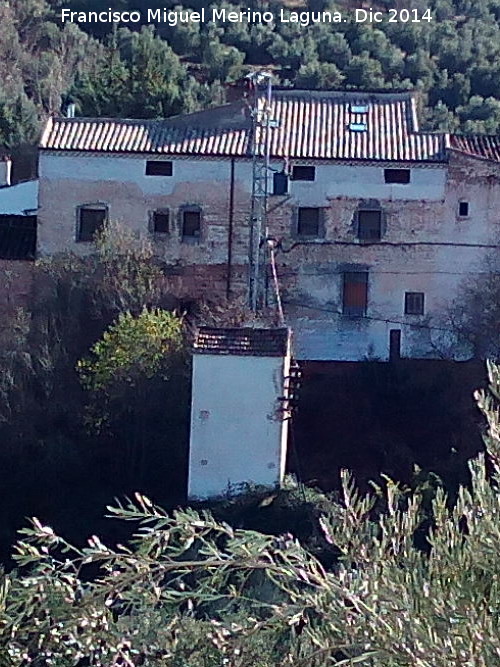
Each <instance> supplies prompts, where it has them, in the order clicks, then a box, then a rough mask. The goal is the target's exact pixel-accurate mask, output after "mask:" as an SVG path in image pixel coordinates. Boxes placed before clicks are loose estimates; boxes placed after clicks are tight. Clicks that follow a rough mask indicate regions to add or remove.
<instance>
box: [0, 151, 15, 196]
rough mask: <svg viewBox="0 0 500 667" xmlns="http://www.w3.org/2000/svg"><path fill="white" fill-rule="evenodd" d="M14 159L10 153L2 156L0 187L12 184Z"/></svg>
mask: <svg viewBox="0 0 500 667" xmlns="http://www.w3.org/2000/svg"><path fill="white" fill-rule="evenodd" d="M11 173H12V160H11V159H10V155H4V156H3V157H1V158H0V187H2V188H3V187H6V186H8V185H11Z"/></svg>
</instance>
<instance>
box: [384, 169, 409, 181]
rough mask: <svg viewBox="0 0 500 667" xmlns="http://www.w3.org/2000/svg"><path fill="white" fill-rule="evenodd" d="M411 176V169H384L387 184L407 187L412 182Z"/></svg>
mask: <svg viewBox="0 0 500 667" xmlns="http://www.w3.org/2000/svg"><path fill="white" fill-rule="evenodd" d="M410 175H411V172H410V170H409V169H384V181H385V182H386V183H402V184H403V185H407V184H408V183H409V182H410Z"/></svg>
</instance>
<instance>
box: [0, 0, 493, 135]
mask: <svg viewBox="0 0 500 667" xmlns="http://www.w3.org/2000/svg"><path fill="white" fill-rule="evenodd" d="M61 4H64V5H65V6H68V5H69V7H70V8H71V9H74V10H86V11H102V10H106V11H107V9H108V7H109V5H110V4H111V3H108V2H104V0H73V2H68V3H61V2H60V1H59V0H12V2H9V3H2V6H1V7H0V20H1V24H2V29H1V31H0V74H1V76H0V80H1V84H0V143H3V144H7V145H13V144H18V143H20V142H23V141H34V140H35V138H36V136H37V134H38V132H39V123H40V120H41V119H43V117H44V116H46V115H47V114H49V113H55V112H59V111H60V109H61V107H62V108H64V107H65V105H66V104H68V103H69V102H70V101H74V102H75V103H76V104H77V111H78V113H80V114H83V115H95V116H98V115H102V116H126V117H162V116H169V115H172V114H176V113H180V112H185V111H192V110H196V109H199V108H202V107H206V106H209V105H214V104H219V103H221V102H223V101H224V84H227V83H229V82H232V81H234V80H236V79H238V78H239V77H241V76H242V75H244V74H245V73H246V72H248V71H249V69H250V68H252V67H255V66H258V67H268V68H272V70H273V72H274V74H275V81H276V83H277V84H281V85H286V86H288V85H294V86H301V87H304V88H318V87H321V88H322V87H327V88H337V87H348V88H365V89H366V88H370V89H373V88H382V89H408V88H411V89H417V90H420V91H421V92H422V105H423V111H424V114H423V116H424V121H425V123H426V126H427V127H428V128H430V129H450V130H462V131H466V132H481V133H496V132H498V131H499V125H500V4H499V2H498V0H474V2H471V1H469V0H429V2H425V3H424V2H422V1H421V0H413V2H411V3H409V4H410V6H411V7H413V8H414V9H417V10H419V11H420V12H421V13H422V12H423V11H425V10H426V9H427V8H430V10H431V12H432V20H431V21H425V20H423V21H420V22H407V23H405V22H402V21H399V22H395V23H389V22H387V21H385V22H383V23H373V24H371V23H355V22H353V21H348V22H347V23H340V24H339V23H333V24H332V23H328V22H323V23H312V24H311V25H309V26H308V27H303V26H300V25H298V24H293V23H284V22H280V21H277V22H276V23H275V24H266V23H263V24H258V23H255V24H251V23H248V22H238V23H225V24H224V23H221V22H218V23H217V25H215V24H213V23H210V22H207V23H201V24H197V23H187V24H186V23H178V24H177V25H176V26H169V25H166V24H163V23H159V24H157V25H156V26H141V25H137V24H129V26H123V25H122V26H116V25H115V26H113V25H112V24H103V23H88V24H80V25H76V24H71V23H68V22H66V23H64V24H63V23H62V22H61V21H60V18H59V16H58V12H59V11H60V8H61ZM112 4H113V9H122V10H123V9H135V8H136V7H137V5H138V3H137V2H135V1H132V0H120V1H118V0H117V1H115V2H114V3H112ZM139 4H140V3H139ZM381 4H382V5H384V6H386V7H387V8H390V7H394V6H395V5H396V4H398V5H399V4H400V3H395V2H393V1H392V0H386V1H384V2H383V3H381ZM406 4H408V3H406ZM346 5H347V6H348V7H351V8H353V7H354V6H357V5H358V3H355V2H342V3H341V5H336V4H335V2H334V0H321V1H320V2H318V1H317V0H309V2H308V3H307V4H304V6H298V7H296V8H295V9H298V10H300V11H306V10H311V11H318V10H331V11H335V10H338V9H341V8H342V9H343V10H344V11H346ZM140 6H141V8H142V9H143V10H144V16H146V12H145V10H146V9H154V8H156V7H158V8H160V7H161V8H164V7H166V8H167V9H182V8H184V9H185V8H192V9H200V8H201V7H202V6H205V3H200V2H198V1H197V0H189V1H188V2H186V3H185V4H184V5H181V4H177V3H175V2H173V0H172V1H171V2H163V1H162V2H147V3H142V5H140ZM248 6H250V7H251V8H254V9H261V10H262V9H270V10H273V11H274V12H276V13H277V12H278V11H279V9H280V8H281V7H282V5H281V3H280V2H278V0H270V1H268V2H264V3H251V2H248V3H241V5H238V4H237V3H229V2H227V1H224V2H221V3H217V7H218V8H219V9H220V8H222V7H226V8H227V9H232V10H235V9H239V8H244V9H246V8H247V7H248ZM205 8H206V10H207V14H209V12H210V6H208V7H205ZM285 11H289V10H285ZM346 16H349V14H348V13H346ZM85 31H86V32H85Z"/></svg>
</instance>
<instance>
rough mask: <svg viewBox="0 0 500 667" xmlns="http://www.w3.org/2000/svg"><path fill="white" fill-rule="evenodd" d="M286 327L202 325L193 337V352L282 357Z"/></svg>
mask: <svg viewBox="0 0 500 667" xmlns="http://www.w3.org/2000/svg"><path fill="white" fill-rule="evenodd" d="M288 335H289V332H288V329H255V328H251V327H240V328H234V329H233V328H231V329H219V328H213V327H201V328H200V329H199V330H198V333H197V335H196V338H195V342H194V345H193V352H194V353H195V354H229V355H235V356H254V357H283V356H285V355H286V353H287V345H288Z"/></svg>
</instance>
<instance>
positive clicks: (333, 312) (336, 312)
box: [283, 301, 456, 333]
mask: <svg viewBox="0 0 500 667" xmlns="http://www.w3.org/2000/svg"><path fill="white" fill-rule="evenodd" d="M283 303H284V304H286V305H288V306H298V307H299V308H307V309H309V310H318V311H321V312H324V313H330V314H331V315H338V316H339V317H344V313H341V312H340V311H339V310H332V309H330V308H322V307H321V306H311V305H310V304H305V303H299V302H296V301H283ZM356 318H359V319H365V320H373V321H375V322H385V323H386V324H399V325H400V326H408V327H413V328H416V329H429V330H435V331H446V332H447V333H456V331H454V330H453V329H449V328H446V327H437V326H432V325H430V324H421V323H417V322H402V321H401V320H391V319H387V318H384V317H373V316H371V315H356Z"/></svg>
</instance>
